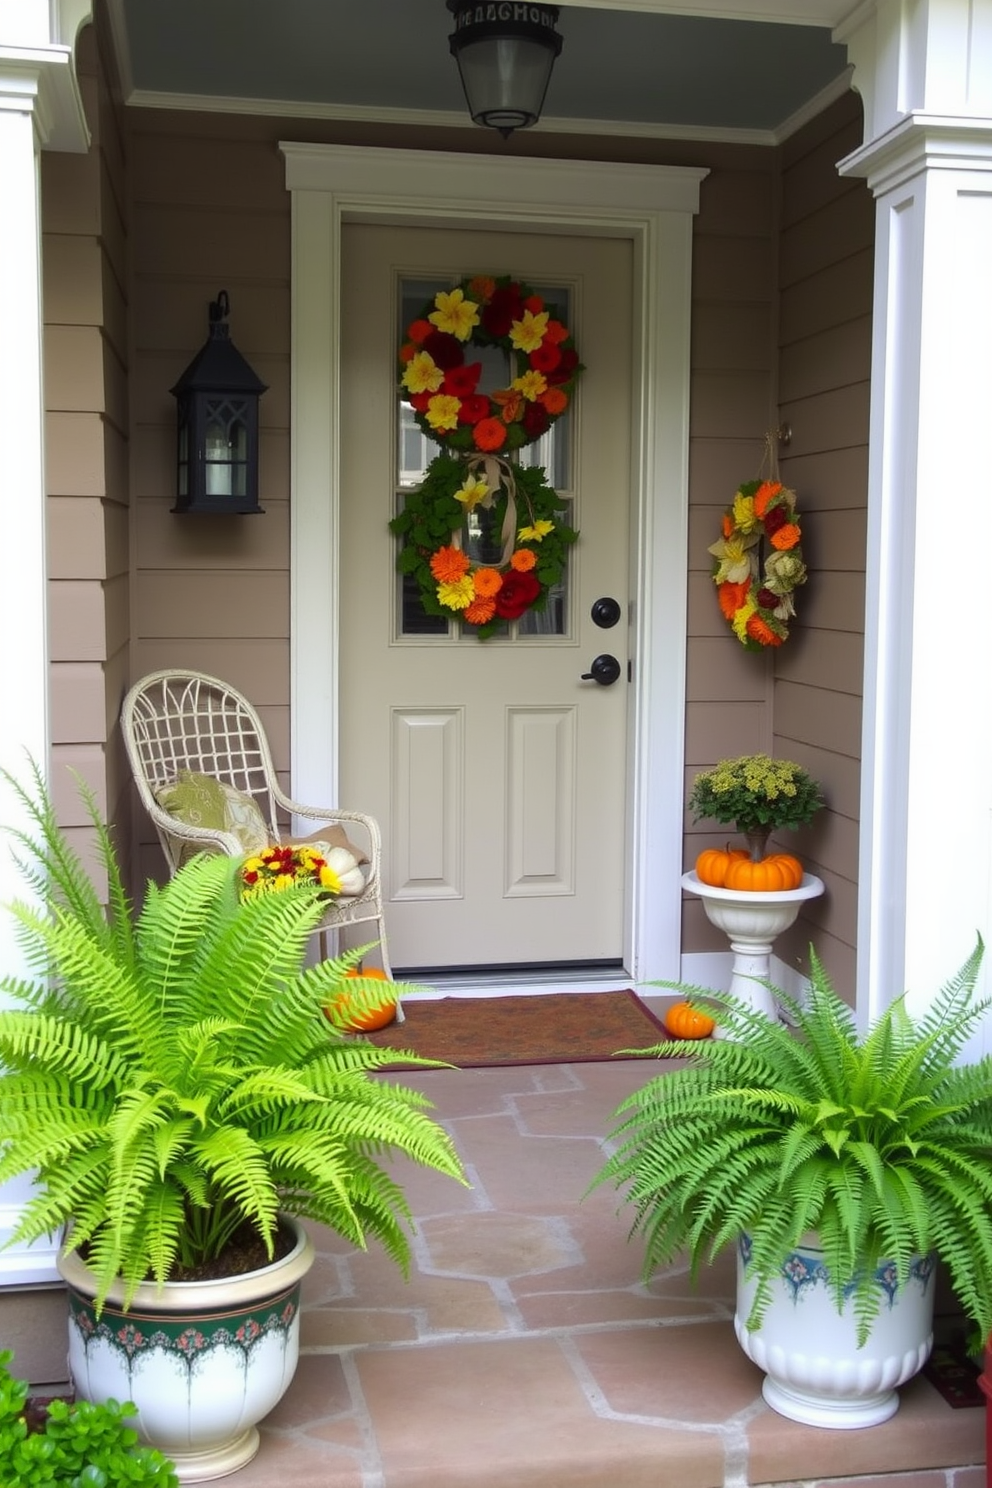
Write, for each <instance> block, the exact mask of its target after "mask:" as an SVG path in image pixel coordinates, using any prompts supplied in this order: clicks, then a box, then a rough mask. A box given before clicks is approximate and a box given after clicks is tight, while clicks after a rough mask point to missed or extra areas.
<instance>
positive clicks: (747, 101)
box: [110, 0, 847, 138]
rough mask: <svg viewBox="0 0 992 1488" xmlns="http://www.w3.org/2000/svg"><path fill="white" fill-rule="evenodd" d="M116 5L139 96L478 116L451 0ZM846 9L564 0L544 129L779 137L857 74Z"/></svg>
mask: <svg viewBox="0 0 992 1488" xmlns="http://www.w3.org/2000/svg"><path fill="white" fill-rule="evenodd" d="M110 8H111V16H112V21H113V27H114V31H115V34H116V39H117V47H118V52H119V56H120V60H121V67H122V74H123V78H124V84H125V93H126V96H127V97H128V101H129V102H131V103H134V104H147V105H157V106H164V107H170V106H172V107H191V106H196V107H214V108H218V107H227V108H232V107H238V106H241V107H247V108H249V109H250V110H251V111H253V112H266V113H277V112H278V113H280V114H288V115H294V114H303V115H308V116H311V117H321V116H324V117H332V118H356V119H360V120H363V121H366V122H370V121H376V120H380V121H383V122H402V121H409V122H413V121H415V120H416V121H420V122H425V123H445V124H459V125H461V124H464V123H466V122H467V119H466V113H465V105H464V100H463V97H462V93H461V87H460V84H459V80H458V73H457V69H456V67H455V63H454V60H453V59H452V57H451V56H450V54H449V51H448V41H447V38H448V34H449V31H450V29H451V24H450V22H451V17H450V14H449V12H448V11H447V9H446V7H445V4H444V0H280V3H279V4H274V3H273V0H211V3H210V4H204V3H203V0H110ZM845 8H846V7H845V6H844V4H843V0H764V3H762V4H757V3H753V0H723V3H722V4H716V3H703V4H697V5H689V4H685V5H681V6H675V5H666V4H664V0H629V5H627V6H625V7H621V5H619V4H617V3H616V0H580V3H578V4H572V5H566V6H563V7H562V13H561V20H560V23H559V28H560V30H561V32H562V35H563V37H564V48H563V51H562V55H561V57H560V59H559V61H558V63H557V64H556V66H555V70H554V73H553V75H552V79H551V85H550V88H549V90H548V97H547V101H546V104H545V110H544V118H543V119H542V121H541V124H539V125H538V126H537V127H538V128H539V129H553V130H569V129H571V130H582V131H583V132H588V131H589V129H590V128H592V129H595V130H598V131H599V132H602V133H633V134H683V133H692V134H697V135H698V134H700V133H701V134H704V135H717V136H720V137H725V138H748V137H751V138H758V137H759V136H765V137H767V136H768V135H770V134H774V133H775V132H776V131H778V130H780V129H781V126H782V125H783V124H785V123H786V121H788V120H789V119H791V118H792V117H793V116H794V115H796V114H797V113H801V111H802V110H803V109H804V107H805V106H806V105H807V104H809V103H810V102H811V101H812V100H814V99H816V98H817V97H818V96H819V95H821V94H823V93H824V92H827V91H829V90H830V89H831V88H834V87H837V86H839V85H840V84H841V80H842V79H843V77H844V75H845V69H846V65H847V58H846V51H845V48H844V47H843V46H842V45H839V44H837V43H835V42H833V41H832V39H831V31H830V24H831V22H834V21H836V20H837V19H839V12H841V11H842V10H843V9H845ZM676 12H681V13H676ZM800 20H801V21H802V22H803V23H802V24H799V23H798V22H799V21H800Z"/></svg>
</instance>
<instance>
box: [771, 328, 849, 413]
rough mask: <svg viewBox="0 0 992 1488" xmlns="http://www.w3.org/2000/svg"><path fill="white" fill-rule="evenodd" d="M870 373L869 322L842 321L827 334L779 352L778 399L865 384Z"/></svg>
mask: <svg viewBox="0 0 992 1488" xmlns="http://www.w3.org/2000/svg"><path fill="white" fill-rule="evenodd" d="M870 372H871V320H870V319H869V318H867V317H862V318H861V319H859V320H848V321H844V322H843V323H842V324H841V325H837V326H834V327H833V328H832V329H831V330H828V331H822V332H820V334H818V335H816V336H808V337H806V338H805V339H804V340H802V341H794V342H792V344H791V345H790V346H786V347H784V348H783V350H782V353H781V359H780V362H779V398H780V400H781V402H783V403H785V402H789V401H791V400H792V399H795V398H808V397H810V396H811V395H812V394H814V393H824V392H829V391H831V390H833V389H835V388H841V387H846V386H847V385H848V384H849V383H851V382H852V381H856V382H867V380H868V377H869V375H870Z"/></svg>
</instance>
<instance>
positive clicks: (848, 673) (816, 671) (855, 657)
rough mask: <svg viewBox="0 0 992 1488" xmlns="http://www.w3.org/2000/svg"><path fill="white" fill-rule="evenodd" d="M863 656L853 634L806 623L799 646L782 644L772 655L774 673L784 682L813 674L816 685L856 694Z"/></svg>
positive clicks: (800, 679) (803, 678)
mask: <svg viewBox="0 0 992 1488" xmlns="http://www.w3.org/2000/svg"><path fill="white" fill-rule="evenodd" d="M863 659H864V642H863V639H862V637H861V636H860V635H858V634H857V633H854V632H851V631H841V630H816V629H813V628H811V627H809V626H807V627H806V628H805V629H804V630H803V632H802V637H801V649H800V648H799V647H794V646H791V645H788V646H783V647H782V650H781V653H780V655H778V656H777V657H776V658H775V676H776V680H777V681H785V682H802V681H804V680H805V679H806V678H807V677H815V678H816V685H817V686H818V687H825V688H828V689H829V690H831V691H833V692H854V693H855V695H856V696H859V697H860V695H861V677H862V670H863Z"/></svg>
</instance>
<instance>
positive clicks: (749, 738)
mask: <svg viewBox="0 0 992 1488" xmlns="http://www.w3.org/2000/svg"><path fill="white" fill-rule="evenodd" d="M768 735H769V723H768V710H767V704H766V703H765V702H764V701H760V702H759V701H752V702H738V703H728V702H724V701H722V700H721V701H720V702H711V703H690V704H689V706H688V707H687V708H686V716H685V757H686V765H687V768H688V769H691V770H693V771H695V770H706V769H709V768H710V767H711V766H712V765H715V764H716V762H717V760H721V759H728V758H731V757H733V756H736V755H738V754H757V753H758V752H759V751H761V750H766V749H767V748H768Z"/></svg>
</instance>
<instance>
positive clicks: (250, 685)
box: [134, 636, 289, 708]
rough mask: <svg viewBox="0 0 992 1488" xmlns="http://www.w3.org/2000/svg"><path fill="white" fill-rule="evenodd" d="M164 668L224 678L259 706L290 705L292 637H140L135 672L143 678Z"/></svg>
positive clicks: (136, 645) (137, 642) (136, 650)
mask: <svg viewBox="0 0 992 1488" xmlns="http://www.w3.org/2000/svg"><path fill="white" fill-rule="evenodd" d="M162 667H179V668H181V669H182V670H184V671H193V672H206V673H208V675H210V676H212V677H220V678H221V679H222V680H223V681H224V682H229V683H230V684H231V686H232V687H236V688H237V689H238V691H239V692H243V693H244V694H245V695H246V696H247V697H249V698H251V700H252V702H253V703H254V704H255V706H256V707H259V708H260V707H262V706H263V705H264V706H269V707H272V706H286V705H288V701H289V642H288V640H275V639H271V640H261V641H260V640H245V639H243V638H239V639H237V640H230V639H223V640H218V639H216V638H215V637H210V636H200V637H197V638H195V639H190V640H183V639H177V638H167V639H155V640H147V639H145V638H144V637H142V636H139V637H138V639H137V641H136V643H135V647H134V675H135V676H136V677H142V676H144V675H145V673H146V672H157V671H159V670H160V669H161V668H162Z"/></svg>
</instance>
